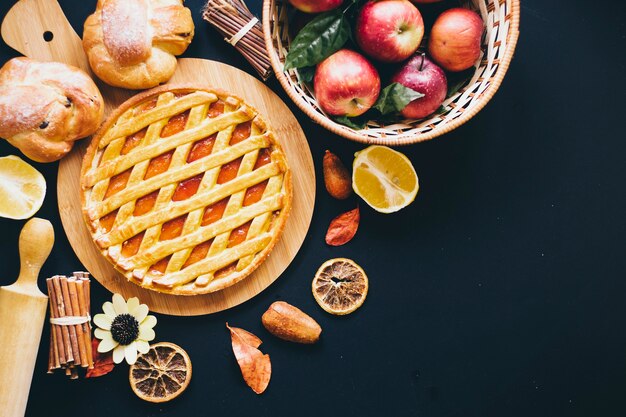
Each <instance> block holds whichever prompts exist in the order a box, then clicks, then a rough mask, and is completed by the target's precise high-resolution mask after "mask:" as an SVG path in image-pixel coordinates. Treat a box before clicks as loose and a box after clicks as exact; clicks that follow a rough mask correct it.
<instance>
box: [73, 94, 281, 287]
mask: <svg viewBox="0 0 626 417" xmlns="http://www.w3.org/2000/svg"><path fill="white" fill-rule="evenodd" d="M81 182H82V188H83V192H82V196H83V211H84V215H85V219H86V221H87V224H88V227H89V229H90V231H91V234H92V237H93V239H94V241H95V242H96V245H97V246H98V247H99V248H100V250H101V251H102V253H103V254H104V255H105V256H106V257H107V258H108V259H109V260H110V261H111V262H112V263H113V265H114V266H115V268H116V269H118V270H119V271H121V272H122V273H123V274H124V275H125V276H126V277H127V278H128V279H129V280H131V281H133V282H135V283H137V284H139V285H141V286H142V287H145V288H149V289H152V290H156V291H159V292H165V293H172V294H184V295H194V294H203V293H208V292H212V291H217V290H220V289H222V288H225V287H227V286H230V285H232V284H234V283H236V282H238V281H240V280H241V279H243V278H244V277H246V276H247V275H249V274H250V273H251V272H252V271H254V270H255V269H256V268H257V267H258V266H259V265H260V264H261V263H262V262H263V260H264V259H265V258H266V257H267V256H268V254H269V252H270V251H271V250H272V247H273V246H274V245H275V244H276V241H277V240H278V239H279V237H280V234H281V232H282V230H283V228H284V226H285V221H286V220H287V215H288V213H289V209H290V207H291V199H292V186H291V172H290V171H289V168H288V166H287V161H286V159H285V154H284V153H283V151H282V149H281V147H280V145H279V143H278V141H277V140H276V138H275V137H274V134H273V133H272V131H271V128H270V126H268V125H267V123H266V122H265V121H264V120H263V119H262V118H261V116H260V115H259V114H258V112H257V111H256V110H255V109H254V108H253V107H251V106H250V105H248V104H246V103H245V102H243V101H242V100H241V99H239V98H237V97H234V96H232V95H230V94H227V93H224V92H221V91H214V90H207V89H199V88H186V87H171V86H165V87H160V88H157V89H154V90H150V91H147V92H145V93H142V94H139V95H137V96H135V97H133V98H132V99H130V100H129V101H127V102H126V103H124V104H123V105H122V106H121V107H120V108H119V109H118V110H117V111H115V112H114V113H113V114H112V115H111V116H110V117H109V119H108V120H107V121H106V122H105V124H104V125H103V126H102V128H101V129H100V131H99V132H98V133H97V134H96V135H95V136H94V138H93V140H92V142H91V145H90V146H89V149H88V150H87V154H86V155H85V159H84V160H83V167H82V178H81Z"/></svg>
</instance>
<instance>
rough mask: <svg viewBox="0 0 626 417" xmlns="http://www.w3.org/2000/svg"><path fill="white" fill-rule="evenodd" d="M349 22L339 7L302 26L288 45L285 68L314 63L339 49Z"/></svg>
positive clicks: (348, 35) (348, 34)
mask: <svg viewBox="0 0 626 417" xmlns="http://www.w3.org/2000/svg"><path fill="white" fill-rule="evenodd" d="M349 37H350V24H349V23H348V21H347V19H346V18H345V17H344V14H343V11H342V10H341V9H335V10H332V11H330V12H326V13H323V14H321V15H319V16H317V17H316V18H315V19H313V20H311V21H310V22H309V23H308V24H307V25H306V26H304V27H303V28H302V29H301V30H300V32H299V33H298V35H296V37H295V38H294V40H293V41H292V42H291V45H290V46H289V53H288V54H287V59H286V60H285V69H286V70H288V69H292V68H302V67H309V66H312V65H316V64H317V63H319V62H321V61H323V60H324V59H326V58H327V57H329V56H331V55H332V54H334V53H335V52H337V51H338V50H340V49H341V47H342V46H343V45H344V44H345V43H346V41H347V40H348V38H349Z"/></svg>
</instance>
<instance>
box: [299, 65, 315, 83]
mask: <svg viewBox="0 0 626 417" xmlns="http://www.w3.org/2000/svg"><path fill="white" fill-rule="evenodd" d="M298 75H299V76H300V82H301V83H305V84H311V83H312V82H313V77H315V67H302V68H298Z"/></svg>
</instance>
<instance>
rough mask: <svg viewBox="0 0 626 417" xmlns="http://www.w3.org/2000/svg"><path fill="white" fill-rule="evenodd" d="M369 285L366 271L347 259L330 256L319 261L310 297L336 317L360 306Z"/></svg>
mask: <svg viewBox="0 0 626 417" xmlns="http://www.w3.org/2000/svg"><path fill="white" fill-rule="evenodd" d="M368 288H369V284H368V281H367V275H365V271H363V268H361V267H360V266H359V265H358V264H357V263H356V262H354V261H353V260H351V259H346V258H335V259H330V260H328V261H326V262H324V263H323V264H322V266H320V268H319V269H318V270H317V273H316V274H315V278H314V279H313V297H315V301H317V303H318V304H319V305H320V307H322V308H323V309H324V310H326V311H327V312H329V313H330V314H335V315H338V316H341V315H344V314H350V313H352V312H353V311H354V310H356V309H357V308H359V307H361V305H362V304H363V302H364V301H365V297H366V296H367V290H368Z"/></svg>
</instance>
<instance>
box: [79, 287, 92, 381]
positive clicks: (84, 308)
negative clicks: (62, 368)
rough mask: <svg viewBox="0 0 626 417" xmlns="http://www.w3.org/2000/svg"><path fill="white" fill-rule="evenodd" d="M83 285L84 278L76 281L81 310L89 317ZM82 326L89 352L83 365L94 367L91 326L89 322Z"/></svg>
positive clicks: (83, 314) (87, 351)
mask: <svg viewBox="0 0 626 417" xmlns="http://www.w3.org/2000/svg"><path fill="white" fill-rule="evenodd" d="M83 286H84V281H83V280H82V279H79V280H77V281H76V290H77V292H78V305H79V311H80V315H81V316H82V317H89V311H88V310H87V300H86V299H85V290H84V289H83ZM87 286H89V285H87ZM81 327H82V333H83V343H84V344H85V347H86V353H87V363H86V364H83V366H87V367H88V368H89V369H91V368H93V352H92V351H91V328H90V327H89V322H86V323H83V324H81Z"/></svg>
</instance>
